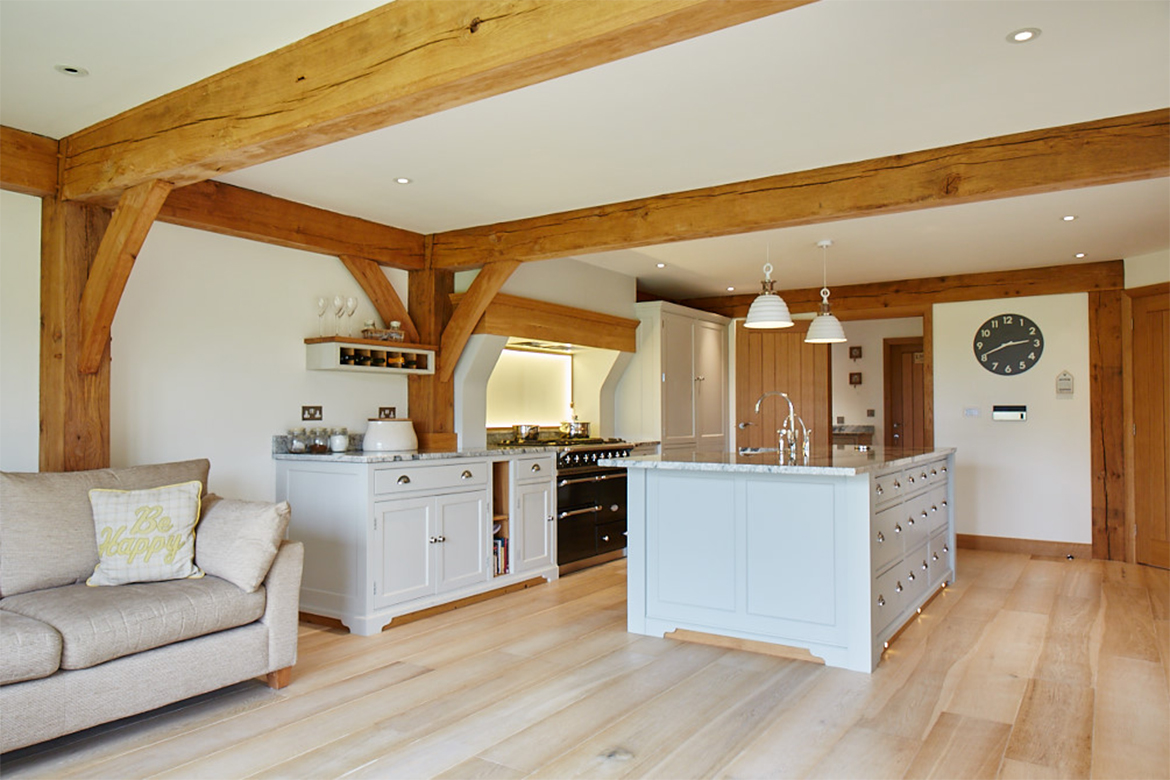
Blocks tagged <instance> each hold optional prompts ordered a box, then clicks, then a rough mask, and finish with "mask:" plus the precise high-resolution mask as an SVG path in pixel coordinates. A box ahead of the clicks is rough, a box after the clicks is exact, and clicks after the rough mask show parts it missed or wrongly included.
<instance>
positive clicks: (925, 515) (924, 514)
mask: <svg viewBox="0 0 1170 780" xmlns="http://www.w3.org/2000/svg"><path fill="white" fill-rule="evenodd" d="M918 516H919V517H928V516H929V515H928V514H927V512H926V510H925V509H923V510H922V513H921V514H920V515H918Z"/></svg>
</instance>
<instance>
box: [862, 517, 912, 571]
mask: <svg viewBox="0 0 1170 780" xmlns="http://www.w3.org/2000/svg"><path fill="white" fill-rule="evenodd" d="M901 518H902V507H901V506H892V507H890V508H888V509H883V510H882V511H880V512H878V513H877V515H876V516H875V517H874V519H873V523H872V524H871V525H870V538H869V542H870V544H869V548H870V559H871V561H872V563H873V570H874V572H879V571H881V570H883V569H885V568H886V567H888V566H889V565H890V564H891V563H893V562H894V561H895V560H897V559H898V558H901V557H902V550H903V547H902V531H903V530H904V529H903V528H902V523H901Z"/></svg>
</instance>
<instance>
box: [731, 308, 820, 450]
mask: <svg viewBox="0 0 1170 780" xmlns="http://www.w3.org/2000/svg"><path fill="white" fill-rule="evenodd" d="M807 332H808V324H807V323H799V324H797V325H795V326H794V327H791V328H785V329H783V330H752V329H749V328H745V327H743V323H742V322H738V323H736V325H735V413H736V418H737V419H736V422H737V423H751V425H748V426H746V427H739V426H738V425H737V426H736V436H735V446H736V448H739V447H775V446H776V430H777V429H778V428H779V427H780V426H781V425H782V424H783V423H784V418H785V416H787V414H788V404H786V403H784V399H783V398H779V397H776V398H769V399H767V400H765V401H764V403H763V404H762V405H761V407H760V413H759V414H758V415H757V414H756V412H755V407H756V400H757V399H758V398H759V397H760V396H761V395H763V394H764V393H766V392H768V391H770V390H776V391H780V392H784V393H788V396H789V397H790V398H791V399H792V405H793V407H795V409H796V413H797V414H798V415H800V416H801V417H802V418H803V419H804V424H805V425H807V426H808V427H809V428H810V429H811V430H812V442H813V453H814V454H821V455H823V454H825V453H827V452H828V451H829V448H830V446H831V442H832V437H833V431H832V419H833V418H832V415H833V377H832V366H831V363H830V355H831V353H830V351H829V345H828V344H805V343H804V336H805V334H806V333H807Z"/></svg>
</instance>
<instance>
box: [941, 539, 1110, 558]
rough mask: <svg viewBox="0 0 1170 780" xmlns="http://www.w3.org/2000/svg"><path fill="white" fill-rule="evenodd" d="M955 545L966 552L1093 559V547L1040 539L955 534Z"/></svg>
mask: <svg viewBox="0 0 1170 780" xmlns="http://www.w3.org/2000/svg"><path fill="white" fill-rule="evenodd" d="M955 543H956V544H957V545H958V546H959V547H960V548H961V549H966V550H988V551H990V552H1007V553H1022V554H1024V555H1039V556H1043V557H1045V558H1063V557H1065V556H1067V555H1071V556H1073V557H1075V558H1089V559H1091V558H1092V557H1093V545H1091V544H1077V543H1075V542H1047V541H1043V540H1040V539H1013V538H1011V537H1007V536H976V535H974V534H955Z"/></svg>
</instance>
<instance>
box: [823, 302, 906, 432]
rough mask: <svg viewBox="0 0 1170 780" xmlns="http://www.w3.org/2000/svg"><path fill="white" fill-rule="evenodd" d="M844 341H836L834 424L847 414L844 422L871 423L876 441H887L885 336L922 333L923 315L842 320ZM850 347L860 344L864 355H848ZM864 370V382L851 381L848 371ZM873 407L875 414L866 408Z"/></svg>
mask: <svg viewBox="0 0 1170 780" xmlns="http://www.w3.org/2000/svg"><path fill="white" fill-rule="evenodd" d="M841 327H842V328H844V330H845V337H846V338H848V339H849V341H847V342H846V343H844V344H834V345H833V357H832V361H833V424H834V425H837V424H838V422H837V418H838V417H844V418H845V422H844V423H842V424H844V425H872V426H873V427H874V433H873V441H874V444H881V443H882V442H883V441H885V403H884V401H883V398H882V396H883V392H884V377H885V350H884V349H883V348H882V341H883V339H894V338H904V337H916V336H921V335H922V318H921V317H903V318H899V319H891V320H849V321H846V322H842V323H841ZM850 347H861V358H860V359H858V360H851V359H850V358H849V348H850ZM857 372H860V373H861V384H860V385H850V384H849V374H851V373H857ZM869 409H873V412H874V416H873V417H868V416H867V414H866V412H867V410H869Z"/></svg>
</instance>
